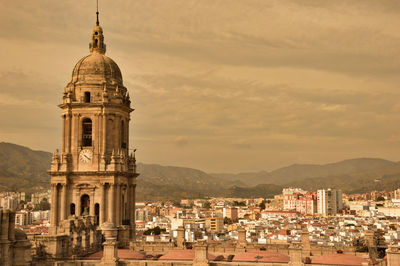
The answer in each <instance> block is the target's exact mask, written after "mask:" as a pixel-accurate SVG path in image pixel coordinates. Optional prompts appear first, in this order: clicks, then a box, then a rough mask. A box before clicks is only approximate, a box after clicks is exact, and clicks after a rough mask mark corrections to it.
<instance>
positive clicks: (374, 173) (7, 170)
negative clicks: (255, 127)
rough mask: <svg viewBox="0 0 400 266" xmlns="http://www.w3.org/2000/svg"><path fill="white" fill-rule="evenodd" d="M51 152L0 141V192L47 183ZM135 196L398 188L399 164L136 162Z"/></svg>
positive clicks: (377, 161) (31, 188) (370, 161)
mask: <svg viewBox="0 0 400 266" xmlns="http://www.w3.org/2000/svg"><path fill="white" fill-rule="evenodd" d="M50 161H51V153H49V152H44V151H34V150H31V149H29V148H27V147H24V146H20V145H16V144H11V143H6V142H1V143H0V191H4V190H14V191H16V190H20V191H21V190H22V191H27V192H33V191H37V190H41V189H45V188H48V187H49V180H50V177H49V176H48V174H47V173H46V171H47V170H48V169H49V167H50ZM138 172H139V173H140V176H139V177H138V179H137V184H138V185H137V199H138V200H166V199H170V200H179V199H181V198H202V197H213V196H223V197H243V198H251V197H264V198H267V197H272V196H273V195H276V194H279V193H281V192H282V188H283V187H287V186H296V187H301V188H303V189H306V190H309V191H315V190H317V189H319V188H328V187H331V188H340V189H342V190H343V191H344V192H347V193H360V192H366V191H371V190H394V189H397V188H399V187H400V163H399V162H392V161H388V160H384V159H377V158H357V159H350V160H344V161H341V162H336V163H330V164H324V165H316V164H293V165H290V166H287V167H283V168H280V169H277V170H274V171H270V172H267V171H261V172H249V173H239V174H231V173H212V174H208V173H206V172H204V171H201V170H197V169H192V168H186V167H177V166H161V165H157V164H144V163H139V164H138Z"/></svg>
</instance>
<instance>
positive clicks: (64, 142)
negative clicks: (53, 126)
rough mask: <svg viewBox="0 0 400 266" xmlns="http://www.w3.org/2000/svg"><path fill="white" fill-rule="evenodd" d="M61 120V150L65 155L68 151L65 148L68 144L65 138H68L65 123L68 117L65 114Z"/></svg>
mask: <svg viewBox="0 0 400 266" xmlns="http://www.w3.org/2000/svg"><path fill="white" fill-rule="evenodd" d="M61 118H62V148H61V150H62V153H63V154H64V153H65V151H66V148H65V146H66V145H65V144H66V141H65V138H66V134H65V130H66V129H67V128H66V125H65V123H66V121H65V118H66V115H65V114H63V115H62V116H61Z"/></svg>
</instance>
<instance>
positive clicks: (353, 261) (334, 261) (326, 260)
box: [311, 254, 368, 265]
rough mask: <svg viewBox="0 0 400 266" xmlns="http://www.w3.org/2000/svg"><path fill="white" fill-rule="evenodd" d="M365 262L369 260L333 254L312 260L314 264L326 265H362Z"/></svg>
mask: <svg viewBox="0 0 400 266" xmlns="http://www.w3.org/2000/svg"><path fill="white" fill-rule="evenodd" d="M364 262H368V260H367V259H363V258H360V257H357V256H353V255H348V254H332V255H326V256H320V257H316V258H313V259H312V260H311V263H313V264H326V265H362V263H364Z"/></svg>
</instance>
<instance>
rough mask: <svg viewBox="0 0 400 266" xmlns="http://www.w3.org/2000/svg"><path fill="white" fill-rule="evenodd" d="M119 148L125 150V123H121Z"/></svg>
mask: <svg viewBox="0 0 400 266" xmlns="http://www.w3.org/2000/svg"><path fill="white" fill-rule="evenodd" d="M121 148H123V149H125V148H126V134H125V123H124V121H121Z"/></svg>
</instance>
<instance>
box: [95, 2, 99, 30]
mask: <svg viewBox="0 0 400 266" xmlns="http://www.w3.org/2000/svg"><path fill="white" fill-rule="evenodd" d="M96 17H97V20H96V25H97V26H99V25H100V23H99V0H96Z"/></svg>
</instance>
